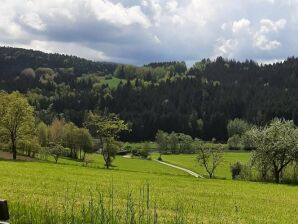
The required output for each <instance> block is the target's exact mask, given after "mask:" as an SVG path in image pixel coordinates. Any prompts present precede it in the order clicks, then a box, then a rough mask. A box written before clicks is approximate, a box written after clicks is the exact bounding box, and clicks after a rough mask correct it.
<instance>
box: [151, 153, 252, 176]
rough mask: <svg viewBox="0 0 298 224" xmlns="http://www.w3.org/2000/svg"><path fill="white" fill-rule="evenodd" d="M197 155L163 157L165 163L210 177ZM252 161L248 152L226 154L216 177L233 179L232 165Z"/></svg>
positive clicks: (154, 156) (156, 155)
mask: <svg viewBox="0 0 298 224" xmlns="http://www.w3.org/2000/svg"><path fill="white" fill-rule="evenodd" d="M196 156H197V155H196V154H192V155H184V154H183V155H162V159H163V161H165V162H169V163H171V164H174V165H177V166H181V167H183V168H187V169H189V170H192V171H195V172H197V173H199V174H201V175H206V176H207V175H208V173H207V172H206V171H205V169H204V168H203V167H202V166H200V164H199V163H198V162H197V159H196ZM157 157H158V154H154V155H153V158H157ZM249 159H250V153H247V152H226V153H225V154H224V158H223V163H222V164H221V165H220V166H219V167H218V168H217V170H216V172H215V175H216V177H218V178H226V179H231V171H230V165H231V164H233V163H235V162H237V161H240V162H242V163H246V162H247V161H249Z"/></svg>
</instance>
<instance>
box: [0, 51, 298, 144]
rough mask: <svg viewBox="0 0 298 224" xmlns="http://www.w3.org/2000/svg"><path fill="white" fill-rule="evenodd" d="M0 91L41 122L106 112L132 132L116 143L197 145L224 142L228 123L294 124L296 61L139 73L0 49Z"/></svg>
mask: <svg viewBox="0 0 298 224" xmlns="http://www.w3.org/2000/svg"><path fill="white" fill-rule="evenodd" d="M0 74H1V76H0V78H1V82H0V88H1V89H2V90H5V91H8V92H10V91H13V90H18V91H20V92H22V93H24V94H26V95H27V97H28V99H29V102H30V103H31V105H33V106H34V107H35V110H36V113H37V116H38V117H39V118H40V119H41V120H43V121H44V122H46V123H48V124H49V123H51V121H52V120H53V118H54V117H56V116H59V117H64V118H65V119H66V120H68V121H72V122H74V123H75V124H77V125H78V126H82V125H83V122H84V119H85V116H86V113H87V112H88V111H89V110H92V111H107V112H114V113H117V114H119V115H120V117H121V118H122V119H124V120H126V121H127V122H128V123H129V125H130V127H131V129H132V131H131V132H130V133H128V134H126V135H123V136H122V139H123V140H131V141H139V140H149V139H153V138H154V136H155V134H156V131H157V130H158V129H161V130H164V131H167V132H171V131H175V132H183V133H185V134H190V135H192V136H193V137H199V138H203V139H209V140H210V139H212V138H216V139H217V140H226V139H227V129H226V125H227V123H228V121H229V120H231V119H234V118H242V119H245V120H247V121H248V122H250V123H255V124H259V125H262V124H266V122H268V121H269V120H271V119H272V118H274V117H284V118H286V119H293V120H294V122H295V123H296V124H298V59H297V58H288V59H287V60H286V61H284V62H281V63H276V64H273V65H258V64H257V63H255V62H253V61H245V62H237V61H234V60H225V59H223V58H221V57H219V58H217V59H216V60H213V61H211V60H209V59H206V60H202V61H200V62H198V63H195V64H194V65H193V66H192V67H191V68H189V69H187V67H186V65H185V63H184V62H175V61H173V62H155V63H150V64H147V65H145V66H143V67H137V66H133V65H120V64H119V65H117V64H113V63H101V62H91V61H88V60H85V59H80V58H77V57H72V56H65V55H58V54H45V53H42V52H36V51H31V50H23V49H15V48H1V49H0Z"/></svg>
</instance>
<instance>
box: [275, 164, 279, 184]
mask: <svg viewBox="0 0 298 224" xmlns="http://www.w3.org/2000/svg"><path fill="white" fill-rule="evenodd" d="M279 173H280V172H279V171H278V169H276V168H274V177H275V182H276V183H277V184H278V183H279V181H280V175H279Z"/></svg>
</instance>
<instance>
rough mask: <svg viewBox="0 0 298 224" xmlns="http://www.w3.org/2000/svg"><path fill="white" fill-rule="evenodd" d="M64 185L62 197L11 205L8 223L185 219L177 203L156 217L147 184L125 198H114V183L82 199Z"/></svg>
mask: <svg viewBox="0 0 298 224" xmlns="http://www.w3.org/2000/svg"><path fill="white" fill-rule="evenodd" d="M69 192H77V191H76V190H75V191H69V190H68V189H66V191H65V195H64V201H63V202H62V203H61V202H58V201H59V200H56V203H55V201H45V202H40V201H27V202H25V201H22V200H20V201H19V202H17V203H13V204H11V205H10V210H11V211H10V212H11V224H59V223H61V224H62V223H63V224H66V223H67V224H79V223H80V224H81V223H82V224H87V223H88V224H122V223H125V224H157V223H174V224H186V223H194V222H193V221H191V222H188V216H187V212H186V209H185V208H184V207H183V206H182V205H181V203H179V204H178V203H177V207H176V210H175V211H174V213H172V214H169V213H168V215H167V217H164V216H163V217H162V219H160V218H159V213H158V212H157V204H156V201H154V200H152V199H151V195H150V186H149V184H146V185H144V186H142V187H141V188H140V190H139V193H134V192H133V191H128V192H127V197H126V199H125V201H123V202H122V203H121V202H120V203H119V200H117V202H116V200H115V199H116V198H115V197H116V194H115V191H114V187H113V185H111V188H110V191H109V193H108V194H107V195H104V193H102V192H98V193H96V195H94V194H93V193H91V192H90V196H89V197H88V198H86V200H84V201H80V200H78V198H79V197H77V195H76V193H69Z"/></svg>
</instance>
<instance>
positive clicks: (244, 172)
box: [238, 165, 253, 180]
mask: <svg viewBox="0 0 298 224" xmlns="http://www.w3.org/2000/svg"><path fill="white" fill-rule="evenodd" d="M238 178H239V179H240V180H252V179H253V175H252V169H251V166H249V165H242V167H241V172H240V175H239V177H238Z"/></svg>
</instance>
